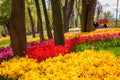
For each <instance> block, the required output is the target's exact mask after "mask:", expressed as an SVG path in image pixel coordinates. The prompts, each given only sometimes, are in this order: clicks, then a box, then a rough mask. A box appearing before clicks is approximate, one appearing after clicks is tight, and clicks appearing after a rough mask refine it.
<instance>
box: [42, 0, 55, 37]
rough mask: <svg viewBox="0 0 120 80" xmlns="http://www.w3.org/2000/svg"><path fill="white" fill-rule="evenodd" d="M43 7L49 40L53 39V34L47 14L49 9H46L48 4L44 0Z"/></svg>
mask: <svg viewBox="0 0 120 80" xmlns="http://www.w3.org/2000/svg"><path fill="white" fill-rule="evenodd" d="M42 5H43V11H44V16H45V21H46V30H47V35H48V38H49V39H51V38H53V37H52V32H51V27H50V21H49V17H48V13H47V8H46V3H45V0H42Z"/></svg>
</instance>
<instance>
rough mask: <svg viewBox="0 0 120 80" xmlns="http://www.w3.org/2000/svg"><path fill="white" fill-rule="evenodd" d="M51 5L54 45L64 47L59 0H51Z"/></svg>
mask: <svg viewBox="0 0 120 80" xmlns="http://www.w3.org/2000/svg"><path fill="white" fill-rule="evenodd" d="M51 5H52V15H53V29H54V43H55V45H65V40H64V30H63V19H62V12H61V3H60V0H51Z"/></svg>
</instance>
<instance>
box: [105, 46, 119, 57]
mask: <svg viewBox="0 0 120 80" xmlns="http://www.w3.org/2000/svg"><path fill="white" fill-rule="evenodd" d="M103 50H104V51H109V52H112V53H114V54H115V55H116V56H120V47H109V48H106V49H103Z"/></svg>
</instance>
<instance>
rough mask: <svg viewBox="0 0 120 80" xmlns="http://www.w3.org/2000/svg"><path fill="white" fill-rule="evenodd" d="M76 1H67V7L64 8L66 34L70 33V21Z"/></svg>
mask: <svg viewBox="0 0 120 80" xmlns="http://www.w3.org/2000/svg"><path fill="white" fill-rule="evenodd" d="M74 1H75V0H70V1H69V2H68V0H65V6H64V7H63V17H64V32H68V31H69V21H70V16H71V14H72V11H73V7H74Z"/></svg>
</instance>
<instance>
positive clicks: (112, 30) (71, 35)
mask: <svg viewBox="0 0 120 80" xmlns="http://www.w3.org/2000/svg"><path fill="white" fill-rule="evenodd" d="M119 32H120V28H108V29H97V30H95V31H93V32H86V33H85V32H81V33H80V32H74V33H66V34H65V38H74V37H76V36H88V35H94V34H108V33H109V34H114V33H119ZM45 39H46V40H47V39H48V38H47V37H46V36H45ZM4 40H10V37H9V36H7V37H2V38H0V42H2V41H4ZM38 41H40V38H39V37H36V38H28V39H27V42H28V43H30V42H38Z"/></svg>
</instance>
